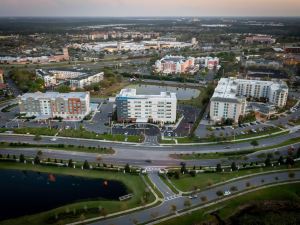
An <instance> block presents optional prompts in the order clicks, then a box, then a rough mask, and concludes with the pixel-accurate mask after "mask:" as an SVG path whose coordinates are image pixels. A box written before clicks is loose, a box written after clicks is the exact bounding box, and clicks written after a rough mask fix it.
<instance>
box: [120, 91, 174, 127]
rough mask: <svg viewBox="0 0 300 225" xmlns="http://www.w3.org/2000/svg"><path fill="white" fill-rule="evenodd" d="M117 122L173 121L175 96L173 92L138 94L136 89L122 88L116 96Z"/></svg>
mask: <svg viewBox="0 0 300 225" xmlns="http://www.w3.org/2000/svg"><path fill="white" fill-rule="evenodd" d="M116 105H117V117H118V121H119V122H125V121H127V122H143V123H147V122H155V123H175V122H176V111H177V98H176V94H175V93H171V92H161V93H160V95H138V94H136V89H122V90H121V92H120V93H119V94H118V95H117V96H116Z"/></svg>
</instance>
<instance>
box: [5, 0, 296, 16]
mask: <svg viewBox="0 0 300 225" xmlns="http://www.w3.org/2000/svg"><path fill="white" fill-rule="evenodd" d="M0 5H1V7H0V17H299V16H300V1H299V0H285V1H282V0H251V1H241V0H226V1H225V0H214V1H213V2H209V1H206V0H164V1H161V0H85V1H82V0H72V1H71V0H26V1H24V0H1V3H0ZM216 15H217V16H216Z"/></svg>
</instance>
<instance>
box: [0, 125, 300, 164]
mask: <svg viewBox="0 0 300 225" xmlns="http://www.w3.org/2000/svg"><path fill="white" fill-rule="evenodd" d="M295 137H300V132H299V131H297V132H295V133H290V134H287V135H281V136H277V137H271V138H266V139H262V140H259V146H258V147H263V146H272V145H275V144H279V143H282V142H283V141H285V140H288V139H291V138H295ZM51 138H52V137H46V136H43V137H42V140H40V141H34V140H33V136H30V135H9V134H3V133H2V134H0V142H13V143H17V142H21V143H31V144H65V145H77V146H80V145H83V146H87V147H88V146H95V147H97V146H100V147H112V148H113V149H114V150H115V151H116V153H115V154H113V155H102V156H101V157H102V159H103V160H102V161H103V162H105V163H107V164H118V165H124V164H126V163H129V164H130V165H135V166H142V167H149V166H151V167H155V166H166V167H167V166H178V165H180V162H182V161H183V160H176V159H172V158H170V157H169V155H170V154H174V153H177V154H179V153H192V152H195V153H211V152H225V151H226V152H231V151H237V150H239V151H243V150H249V149H253V146H251V145H250V144H249V142H241V143H234V144H218V145H205V146H203V145H198V146H197V145H196V146H191V145H172V146H147V145H143V144H129V143H113V142H105V141H100V140H91V139H79V138H66V137H57V140H56V141H55V142H53V141H51ZM225 146H229V147H230V148H229V149H224V147H225ZM297 146H298V145H297ZM38 149H41V148H38ZM42 150H43V156H44V157H50V158H58V159H66V160H68V159H70V158H72V159H73V160H76V161H84V160H88V161H89V162H96V161H97V156H98V154H97V153H85V152H72V151H57V150H50V149H48V150H47V149H44V148H43V149H42ZM275 150H276V151H286V150H287V147H282V148H276V149H271V150H270V151H275ZM8 152H9V153H10V154H15V155H19V154H20V153H21V152H22V153H23V154H25V155H27V156H35V155H36V152H37V149H36V148H31V149H27V148H26V149H22V148H19V149H9V150H8V149H0V153H2V154H7V153H8ZM250 156H251V157H249V159H248V161H255V160H256V157H255V154H250ZM235 161H236V162H238V160H235ZM186 162H187V165H190V166H193V165H196V166H200V165H201V166H215V165H216V164H217V163H219V162H223V164H224V159H222V158H221V159H200V160H188V161H186ZM227 163H230V161H228V162H227Z"/></svg>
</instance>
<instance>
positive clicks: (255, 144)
mask: <svg viewBox="0 0 300 225" xmlns="http://www.w3.org/2000/svg"><path fill="white" fill-rule="evenodd" d="M250 144H251V145H252V146H253V147H256V146H258V145H259V144H258V141H257V140H253V141H251V142H250Z"/></svg>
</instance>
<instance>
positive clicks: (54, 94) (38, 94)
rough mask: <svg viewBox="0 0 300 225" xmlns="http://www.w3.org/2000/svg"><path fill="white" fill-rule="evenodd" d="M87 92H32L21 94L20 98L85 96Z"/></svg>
mask: <svg viewBox="0 0 300 225" xmlns="http://www.w3.org/2000/svg"><path fill="white" fill-rule="evenodd" d="M88 94H89V92H68V93H59V92H45V93H42V92H34V93H25V94H23V95H22V96H21V98H22V99H26V98H34V99H40V98H85V97H86V95H88Z"/></svg>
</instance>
